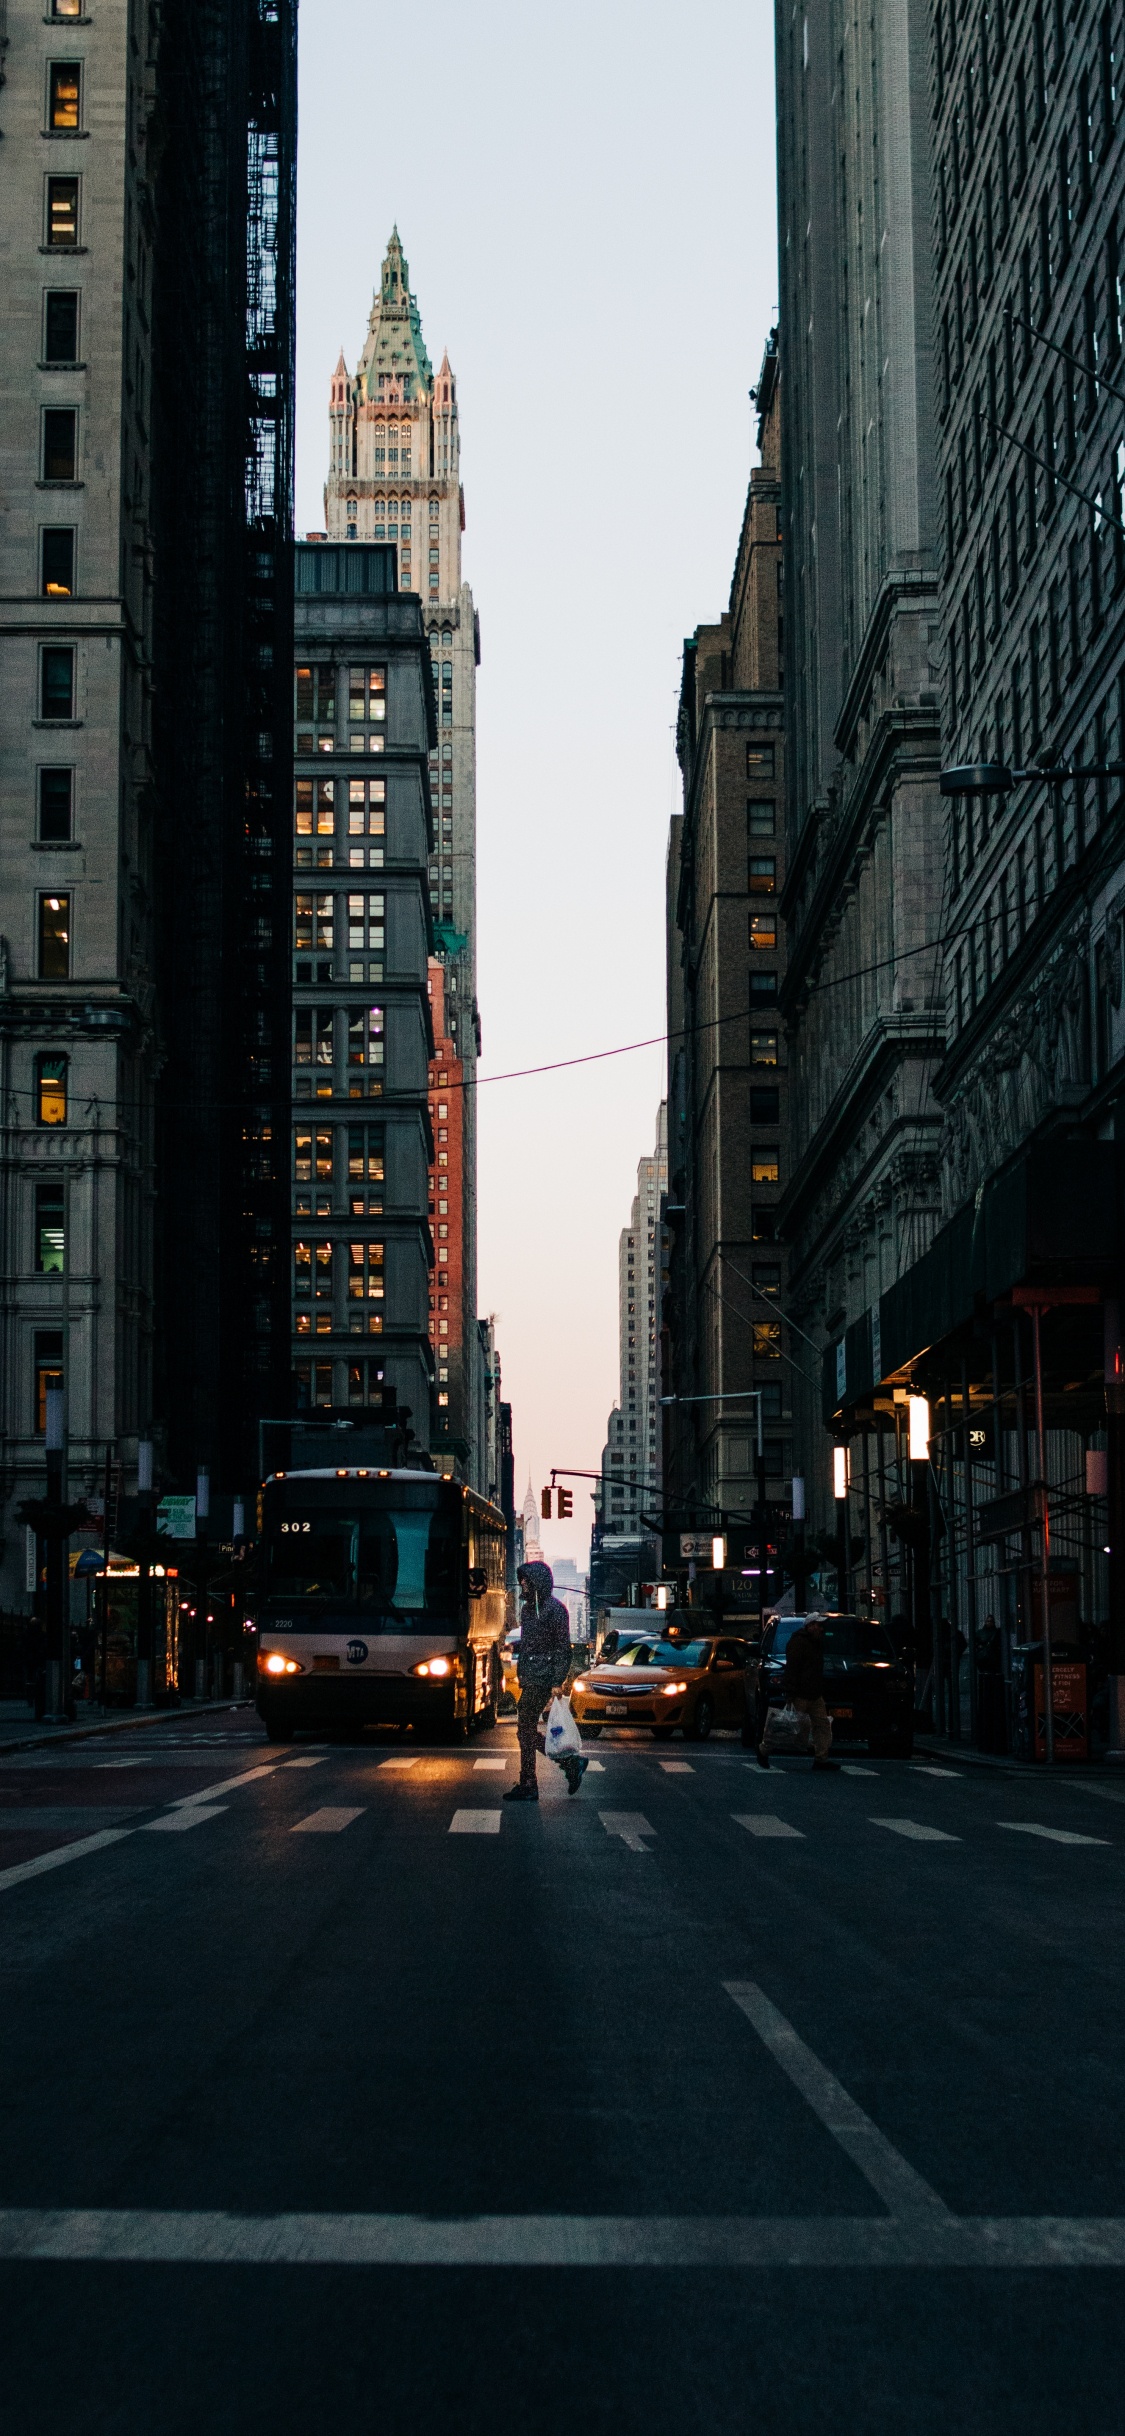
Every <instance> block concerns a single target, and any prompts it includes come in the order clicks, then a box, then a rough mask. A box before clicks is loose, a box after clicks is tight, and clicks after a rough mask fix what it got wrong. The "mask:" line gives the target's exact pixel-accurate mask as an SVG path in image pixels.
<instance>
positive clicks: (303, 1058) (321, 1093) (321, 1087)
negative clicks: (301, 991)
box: [293, 1007, 332, 1099]
mask: <svg viewBox="0 0 1125 2436" xmlns="http://www.w3.org/2000/svg"><path fill="white" fill-rule="evenodd" d="M293 1063H294V1065H295V1066H297V1067H302V1066H315V1067H318V1068H319V1069H320V1072H321V1074H322V1075H323V1074H324V1073H325V1071H326V1070H327V1074H328V1078H329V1079H328V1080H327V1081H324V1082H322V1081H321V1080H320V1079H319V1077H318V1081H317V1098H318V1099H328V1098H330V1097H331V1094H332V1083H331V1069H332V1009H331V1007H298V1008H297V1010H296V1013H295V1015H294V1018H293ZM306 1097H307V1092H306Z"/></svg>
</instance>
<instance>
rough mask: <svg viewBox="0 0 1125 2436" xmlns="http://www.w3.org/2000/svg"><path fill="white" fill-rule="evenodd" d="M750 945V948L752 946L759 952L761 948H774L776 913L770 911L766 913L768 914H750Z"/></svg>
mask: <svg viewBox="0 0 1125 2436" xmlns="http://www.w3.org/2000/svg"><path fill="white" fill-rule="evenodd" d="M750 945H751V948H752V949H754V950H755V951H756V952H759V953H760V952H761V951H762V950H763V949H770V950H771V951H772V950H773V949H774V948H776V946H777V915H776V914H772V913H768V914H751V916H750Z"/></svg>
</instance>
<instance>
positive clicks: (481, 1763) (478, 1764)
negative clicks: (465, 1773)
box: [473, 1759, 512, 1774]
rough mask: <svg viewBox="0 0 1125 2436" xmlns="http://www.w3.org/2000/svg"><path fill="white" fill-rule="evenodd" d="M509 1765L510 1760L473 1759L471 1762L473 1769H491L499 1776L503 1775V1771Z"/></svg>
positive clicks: (510, 1763)
mask: <svg viewBox="0 0 1125 2436" xmlns="http://www.w3.org/2000/svg"><path fill="white" fill-rule="evenodd" d="M511 1765H512V1762H511V1760H510V1759H474V1761H473V1766H474V1768H482V1769H489V1768H491V1769H492V1770H493V1771H494V1772H496V1773H499V1774H503V1772H504V1770H505V1769H507V1768H510V1767H511Z"/></svg>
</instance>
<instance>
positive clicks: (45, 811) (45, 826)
mask: <svg viewBox="0 0 1125 2436" xmlns="http://www.w3.org/2000/svg"><path fill="white" fill-rule="evenodd" d="M73 814H74V772H73V770H40V772H39V842H40V844H41V845H43V846H65V845H67V844H69V841H70V836H71V828H72V821H73Z"/></svg>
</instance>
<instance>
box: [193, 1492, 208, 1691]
mask: <svg viewBox="0 0 1125 2436" xmlns="http://www.w3.org/2000/svg"><path fill="white" fill-rule="evenodd" d="M210 1512H211V1474H210V1472H209V1470H208V1468H207V1465H206V1464H205V1463H201V1464H200V1466H199V1470H198V1471H197V1473H196V1476H195V1531H196V1538H197V1540H198V1542H199V1565H198V1568H197V1570H198V1573H199V1595H198V1598H197V1601H196V1609H195V1697H196V1699H197V1700H205V1699H206V1697H207V1518H208V1516H209V1514H210ZM201 1524H202V1526H203V1527H202V1529H201V1528H200V1525H201Z"/></svg>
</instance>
